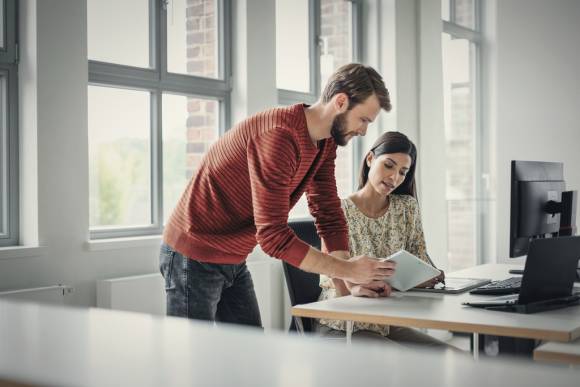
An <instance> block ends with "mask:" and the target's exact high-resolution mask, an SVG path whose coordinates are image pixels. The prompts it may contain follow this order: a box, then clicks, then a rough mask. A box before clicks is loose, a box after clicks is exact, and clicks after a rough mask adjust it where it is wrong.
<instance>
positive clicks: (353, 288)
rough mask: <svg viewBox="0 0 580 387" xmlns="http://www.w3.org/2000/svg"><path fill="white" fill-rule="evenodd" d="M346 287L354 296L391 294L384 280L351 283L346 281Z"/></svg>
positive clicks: (383, 295)
mask: <svg viewBox="0 0 580 387" xmlns="http://www.w3.org/2000/svg"><path fill="white" fill-rule="evenodd" d="M346 287H347V288H348V290H349V291H350V294H352V295H353V296H355V297H369V298H378V297H388V296H390V295H391V291H392V288H391V286H390V285H389V284H388V283H386V282H384V281H373V282H370V283H368V284H363V285H360V284H353V283H351V282H346Z"/></svg>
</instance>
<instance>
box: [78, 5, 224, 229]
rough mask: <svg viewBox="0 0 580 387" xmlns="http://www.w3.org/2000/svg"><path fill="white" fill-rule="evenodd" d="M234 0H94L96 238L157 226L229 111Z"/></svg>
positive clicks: (91, 93) (90, 15)
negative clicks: (230, 53) (231, 1)
mask: <svg viewBox="0 0 580 387" xmlns="http://www.w3.org/2000/svg"><path fill="white" fill-rule="evenodd" d="M229 18H230V1H228V0H127V1H123V2H119V1H116V0H88V2H87V19H88V55H89V85H88V105H89V114H88V120H89V189H90V197H89V202H90V234H91V238H93V239H98V238H111V237H120V236H134V235H150V234H159V233H161V231H162V228H163V224H164V223H165V221H166V220H167V218H168V216H169V215H170V214H171V211H172V210H173V208H174V206H175V204H176V203H177V200H178V199H179V196H180V195H181V193H182V192H183V189H184V188H185V186H186V184H187V181H188V179H189V178H190V177H191V176H192V174H193V173H194V172H195V170H196V168H197V166H198V165H199V162H200V160H201V157H202V156H203V155H204V154H205V152H206V151H207V150H208V148H209V146H210V145H211V144H212V143H213V142H214V141H216V139H217V138H218V137H219V135H220V133H223V131H224V128H225V127H226V125H227V123H228V122H227V121H228V114H227V112H228V111H229V106H228V104H229V93H230V86H229V74H230V72H229V67H230V62H229V61H230V58H229V54H228V53H229V46H228V45H229V43H230V39H229V30H228V28H229V26H230V25H231V23H229Z"/></svg>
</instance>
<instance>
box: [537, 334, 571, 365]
mask: <svg viewBox="0 0 580 387" xmlns="http://www.w3.org/2000/svg"><path fill="white" fill-rule="evenodd" d="M534 360H541V361H547V362H555V363H564V364H580V340H576V341H573V342H571V343H555V342H548V343H544V344H542V345H540V346H539V347H538V348H536V349H535V350H534Z"/></svg>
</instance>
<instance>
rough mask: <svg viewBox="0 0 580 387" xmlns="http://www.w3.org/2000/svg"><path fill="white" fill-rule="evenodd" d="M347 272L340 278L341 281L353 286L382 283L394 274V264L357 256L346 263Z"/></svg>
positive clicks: (365, 256)
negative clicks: (347, 266) (351, 283)
mask: <svg viewBox="0 0 580 387" xmlns="http://www.w3.org/2000/svg"><path fill="white" fill-rule="evenodd" d="M348 264H349V266H350V267H349V270H348V272H347V273H345V275H344V276H343V277H342V279H343V280H346V281H350V282H353V283H355V284H369V283H372V282H374V281H382V280H384V279H385V278H387V277H390V276H392V275H393V273H394V272H395V266H396V263H395V262H390V261H379V260H377V259H375V258H371V257H369V256H367V255H359V256H357V257H354V258H352V259H351V260H350V261H348Z"/></svg>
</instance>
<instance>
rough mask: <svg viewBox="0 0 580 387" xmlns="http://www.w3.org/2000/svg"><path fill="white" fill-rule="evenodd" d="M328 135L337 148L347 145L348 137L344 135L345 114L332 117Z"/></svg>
mask: <svg viewBox="0 0 580 387" xmlns="http://www.w3.org/2000/svg"><path fill="white" fill-rule="evenodd" d="M330 135H331V136H332V138H333V139H334V142H336V144H337V145H339V146H345V145H346V144H348V140H349V139H348V138H347V137H348V135H347V134H346V112H344V113H341V114H339V115H337V116H336V117H334V120H333V121H332V127H331V128H330Z"/></svg>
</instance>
